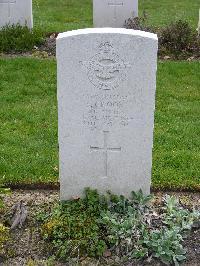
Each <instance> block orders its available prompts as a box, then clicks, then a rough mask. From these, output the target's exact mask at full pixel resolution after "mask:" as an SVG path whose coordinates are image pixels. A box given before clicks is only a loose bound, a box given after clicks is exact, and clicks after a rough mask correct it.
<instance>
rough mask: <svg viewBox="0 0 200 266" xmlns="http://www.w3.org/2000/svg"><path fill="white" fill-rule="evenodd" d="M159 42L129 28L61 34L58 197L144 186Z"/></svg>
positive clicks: (146, 186) (147, 178)
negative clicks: (85, 189)
mask: <svg viewBox="0 0 200 266" xmlns="http://www.w3.org/2000/svg"><path fill="white" fill-rule="evenodd" d="M157 42H158V41H157V36H156V35H155V34H152V33H147V32H142V31H134V30H127V29H112V28H102V29H84V30H77V31H71V32H65V33H61V34H59V36H58V38H57V63H58V117H59V156H60V183H61V199H63V200H64V199H69V198H70V197H73V196H81V195H82V192H83V190H84V188H85V187H91V188H97V189H98V190H99V191H101V192H105V191H107V190H111V191H112V192H113V193H117V194H124V195H126V196H128V195H129V194H130V192H131V191H133V190H135V191H137V190H139V189H140V188H141V189H142V190H143V191H144V193H146V194H147V193H149V192H150V182H151V165H152V146H153V125H154V104H155V89H156V66H157Z"/></svg>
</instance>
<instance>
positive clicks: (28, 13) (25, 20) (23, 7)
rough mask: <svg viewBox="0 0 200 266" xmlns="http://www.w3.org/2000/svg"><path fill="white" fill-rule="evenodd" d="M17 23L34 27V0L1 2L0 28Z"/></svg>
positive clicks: (1, 0) (2, 0)
mask: <svg viewBox="0 0 200 266" xmlns="http://www.w3.org/2000/svg"><path fill="white" fill-rule="evenodd" d="M17 23H19V24H20V25H22V26H23V25H25V24H26V25H27V26H28V27H29V28H32V27H33V18H32V0H0V28H1V27H3V26H5V25H6V24H11V25H12V24H17Z"/></svg>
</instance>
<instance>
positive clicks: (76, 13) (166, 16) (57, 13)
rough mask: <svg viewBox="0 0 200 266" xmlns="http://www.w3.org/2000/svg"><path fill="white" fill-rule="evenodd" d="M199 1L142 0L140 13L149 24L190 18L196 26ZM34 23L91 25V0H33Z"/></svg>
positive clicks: (54, 27)
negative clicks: (144, 12) (145, 14)
mask: <svg viewBox="0 0 200 266" xmlns="http://www.w3.org/2000/svg"><path fill="white" fill-rule="evenodd" d="M199 7H200V0H190V1H189V0H160V1H158V0H139V13H140V15H142V13H143V11H144V10H145V11H146V13H147V14H148V23H149V24H151V25H154V26H163V25H166V24H168V23H169V22H171V21H174V20H178V19H184V20H188V21H189V22H190V23H191V25H192V26H193V27H194V28H195V29H196V28H197V24H198V12H199V11H198V10H199ZM33 15H34V25H35V26H39V27H40V28H41V29H42V30H43V31H44V32H53V31H59V32H61V31H67V30H72V29H78V28H86V27H92V0H82V1H80V0H56V1H55V0H45V1H44V0H33Z"/></svg>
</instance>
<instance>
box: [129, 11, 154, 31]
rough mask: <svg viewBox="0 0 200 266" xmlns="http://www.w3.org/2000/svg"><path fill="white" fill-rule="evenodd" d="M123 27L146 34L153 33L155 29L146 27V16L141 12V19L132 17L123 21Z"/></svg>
mask: <svg viewBox="0 0 200 266" xmlns="http://www.w3.org/2000/svg"><path fill="white" fill-rule="evenodd" d="M124 27H125V28H126V29H133V30H142V31H148V32H155V31H156V29H155V27H152V26H149V25H147V15H146V12H143V16H142V17H133V18H129V19H127V20H126V21H125V24H124Z"/></svg>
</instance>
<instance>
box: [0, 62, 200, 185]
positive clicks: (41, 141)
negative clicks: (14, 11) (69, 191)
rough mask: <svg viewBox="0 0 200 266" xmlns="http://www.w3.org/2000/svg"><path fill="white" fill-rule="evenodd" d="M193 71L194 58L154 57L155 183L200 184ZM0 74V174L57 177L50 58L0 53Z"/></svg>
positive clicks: (199, 98) (30, 179)
mask: <svg viewBox="0 0 200 266" xmlns="http://www.w3.org/2000/svg"><path fill="white" fill-rule="evenodd" d="M198 73H200V64H199V63H198V62H190V63H188V62H160V63H159V68H158V81H157V102H156V122H155V140H154V156H153V186H154V187H159V188H169V187H173V188H200V138H199V136H200V122H199V116H200V104H199V102H200V89H199V88H200V79H199V76H198V75H197V74H198ZM0 76H1V82H0V106H1V108H0V123H1V132H0V178H1V179H2V180H3V181H4V182H5V183H7V184H9V183H21V184H23V183H39V182H42V183H47V182H57V178H58V152H57V106H56V63H55V61H54V60H48V59H46V60H39V59H33V58H16V59H0ZM0 181H1V180H0Z"/></svg>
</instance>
